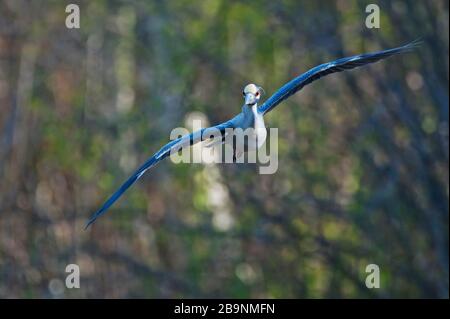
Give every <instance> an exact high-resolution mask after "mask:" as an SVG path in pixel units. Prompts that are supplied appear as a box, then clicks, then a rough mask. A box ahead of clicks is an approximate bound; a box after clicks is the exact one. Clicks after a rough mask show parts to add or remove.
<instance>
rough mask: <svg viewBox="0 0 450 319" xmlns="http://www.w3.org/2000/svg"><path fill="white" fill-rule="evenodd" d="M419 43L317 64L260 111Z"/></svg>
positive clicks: (269, 109)
mask: <svg viewBox="0 0 450 319" xmlns="http://www.w3.org/2000/svg"><path fill="white" fill-rule="evenodd" d="M419 44H420V41H418V40H416V41H413V42H411V43H408V44H406V45H404V46H401V47H398V48H393V49H389V50H384V51H379V52H372V53H365V54H360V55H355V56H352V57H348V58H342V59H339V60H336V61H333V62H328V63H324V64H321V65H319V66H316V67H315V68H312V69H311V70H309V71H307V72H305V73H303V74H302V75H300V76H298V77H296V78H295V79H293V80H292V81H290V82H288V83H286V84H285V85H283V86H282V87H281V88H280V89H279V90H278V91H277V92H276V93H275V94H273V95H272V96H271V97H270V98H269V99H267V100H266V101H265V102H264V104H262V105H261V106H260V107H259V108H258V112H259V113H262V114H265V113H267V112H269V111H271V110H272V109H273V108H275V107H276V106H277V105H278V104H280V103H281V102H282V101H284V100H286V99H287V98H288V97H290V96H291V95H292V94H295V93H296V92H298V91H299V90H301V89H302V88H303V87H304V86H305V85H308V84H310V83H311V82H313V81H315V80H318V79H320V78H321V77H323V76H325V75H328V74H331V73H335V72H341V71H345V70H349V69H353V68H357V67H359V66H362V65H365V64H369V63H374V62H377V61H379V60H382V59H385V58H388V57H390V56H392V55H395V54H399V53H404V52H409V51H411V50H413V49H414V48H416V47H417V46H418V45H419Z"/></svg>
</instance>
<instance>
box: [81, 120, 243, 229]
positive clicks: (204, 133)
mask: <svg viewBox="0 0 450 319" xmlns="http://www.w3.org/2000/svg"><path fill="white" fill-rule="evenodd" d="M236 119H237V117H235V118H233V119H231V120H229V121H227V122H224V123H221V124H219V125H216V126H211V127H208V128H202V129H200V130H198V131H195V132H193V133H191V134H186V135H184V136H182V137H180V138H178V139H176V140H173V141H171V142H169V143H167V144H166V145H164V146H163V147H162V148H161V149H160V150H159V151H158V152H156V153H155V154H154V155H153V156H152V157H150V158H149V159H148V160H147V161H146V162H145V163H144V164H143V165H142V166H141V167H139V168H138V169H137V170H136V171H135V172H134V174H133V175H131V176H130V177H129V178H128V179H127V180H126V181H125V183H123V184H122V186H120V188H119V189H118V190H117V191H116V192H115V193H114V194H112V195H111V196H110V197H109V198H108V200H107V201H106V202H105V203H104V204H103V206H102V207H101V208H100V209H99V210H98V211H97V212H95V213H94V214H93V215H92V217H91V218H90V219H89V221H88V222H87V224H86V227H85V229H87V228H88V227H89V225H91V224H92V223H93V222H95V220H96V219H97V218H98V217H100V216H101V215H103V214H104V213H105V212H106V210H107V209H108V208H109V207H111V205H112V204H114V202H116V201H117V199H119V197H120V196H121V195H122V194H123V193H124V192H125V191H126V190H127V189H128V188H129V187H130V186H131V185H133V184H134V182H136V181H137V180H138V179H139V178H140V177H141V176H142V175H143V174H144V173H145V172H146V171H147V170H148V169H150V168H151V167H153V166H154V165H156V164H157V163H158V162H160V161H162V160H163V159H164V158H166V157H168V156H170V154H172V153H176V152H178V151H179V150H181V149H182V148H183V147H186V146H190V145H193V144H196V143H198V142H200V141H203V140H207V139H209V138H210V137H211V136H212V135H215V134H217V133H219V132H220V134H222V135H223V134H224V132H225V129H227V128H234V127H235V122H236Z"/></svg>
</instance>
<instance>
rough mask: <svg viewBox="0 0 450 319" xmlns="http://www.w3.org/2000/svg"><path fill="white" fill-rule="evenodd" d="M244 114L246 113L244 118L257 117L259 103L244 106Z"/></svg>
mask: <svg viewBox="0 0 450 319" xmlns="http://www.w3.org/2000/svg"><path fill="white" fill-rule="evenodd" d="M242 109H243V110H242V112H243V113H244V116H245V117H247V116H251V117H253V116H255V115H256V114H257V113H258V103H255V104H253V105H252V106H248V105H244V107H243V108H242Z"/></svg>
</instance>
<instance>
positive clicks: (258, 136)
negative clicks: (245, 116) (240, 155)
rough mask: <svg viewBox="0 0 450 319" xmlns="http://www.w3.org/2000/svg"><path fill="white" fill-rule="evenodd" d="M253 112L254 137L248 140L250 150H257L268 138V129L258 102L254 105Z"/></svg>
mask: <svg viewBox="0 0 450 319" xmlns="http://www.w3.org/2000/svg"><path fill="white" fill-rule="evenodd" d="M252 112H253V116H254V118H255V122H254V129H255V130H254V134H253V136H252V138H249V141H248V149H249V150H256V149H258V148H260V147H261V146H262V145H263V144H264V142H265V141H266V138H267V129H266V125H265V124H264V117H263V115H262V114H259V113H258V108H257V106H256V104H255V105H254V106H252Z"/></svg>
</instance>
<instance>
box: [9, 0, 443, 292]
mask: <svg viewBox="0 0 450 319" xmlns="http://www.w3.org/2000/svg"><path fill="white" fill-rule="evenodd" d="M70 2H72V3H77V4H79V5H80V9H81V28H80V29H71V30H69V29H67V28H66V27H65V19H66V16H67V14H66V13H65V6H66V4H68V3H70ZM370 3H376V4H378V5H379V6H380V9H381V28H380V29H368V28H366V27H365V24H364V22H365V19H366V16H367V14H366V13H365V8H366V6H367V5H368V4H370ZM421 36H422V37H423V39H424V43H423V45H422V47H421V48H420V50H418V51H417V52H415V53H412V54H407V55H402V56H398V57H393V58H390V59H388V60H386V61H382V62H380V63H378V64H375V65H371V66H368V67H364V68H360V69H357V70H354V71H351V72H345V73H339V74H334V75H331V76H328V77H326V78H324V79H321V80H320V81H317V82H314V83H313V84H312V85H309V86H307V87H305V88H304V89H303V90H302V91H301V92H300V93H298V94H296V95H295V96H293V97H291V98H290V99H289V100H288V101H287V102H285V103H283V104H282V105H280V106H279V107H278V108H277V109H276V110H275V111H273V112H271V113H270V114H269V115H268V116H267V117H266V124H267V125H268V126H270V127H277V128H279V169H278V172H277V173H276V174H274V175H259V174H258V170H257V166H256V165H252V164H246V165H229V164H217V165H202V164H192V165H190V164H179V165H175V164H173V163H171V162H170V160H166V161H165V162H163V163H161V164H159V165H158V166H157V167H156V168H155V169H153V170H152V171H150V172H149V173H147V174H146V175H145V176H144V177H143V178H142V179H141V180H140V181H139V182H138V183H137V184H136V185H135V186H134V187H133V188H131V189H130V190H129V191H128V192H127V193H125V195H124V196H123V197H122V198H121V200H120V201H119V202H118V203H117V204H116V205H114V206H113V208H112V209H110V211H109V212H108V214H106V215H105V216H104V217H102V218H101V219H99V220H98V221H97V223H96V224H95V225H94V226H93V227H92V228H91V229H89V230H88V231H83V226H84V224H85V222H86V220H87V218H88V216H90V215H91V214H92V213H93V212H94V211H96V210H97V209H98V208H99V207H100V205H101V204H102V203H103V201H104V200H105V199H106V198H107V197H108V196H109V195H110V194H111V193H112V192H113V191H114V190H115V189H116V188H117V187H118V186H119V185H120V184H121V183H122V182H123V181H124V180H125V178H126V177H127V176H128V175H130V174H131V173H132V171H134V169H135V168H136V167H137V166H138V165H139V164H141V163H142V162H143V161H144V160H145V159H146V158H147V157H149V156H151V155H152V154H153V153H154V152H155V151H156V150H157V149H159V147H160V146H162V145H163V144H165V143H166V142H167V141H168V140H169V133H170V131H171V129H172V128H174V127H179V126H185V125H187V124H186V122H187V119H189V118H191V117H192V116H195V117H197V118H199V117H200V118H204V119H206V120H207V121H208V122H209V123H210V124H216V123H219V122H222V121H224V120H227V119H228V118H230V117H232V116H234V115H235V114H236V113H237V112H239V111H240V109H241V105H242V96H241V91H242V87H243V86H244V85H245V84H247V83H250V82H255V83H257V84H259V85H261V86H263V87H264V88H265V90H266V92H267V95H270V94H271V93H273V92H274V91H275V90H276V89H277V88H278V87H280V86H281V85H282V84H284V83H285V82H286V81H288V80H290V79H291V78H293V77H295V76H296V75H298V74H300V73H302V72H304V71H306V70H308V69H309V68H311V67H313V66H315V65H317V64H320V63H323V62H328V61H331V60H334V59H336V58H340V57H343V56H348V55H353V54H357V53H362V52H366V51H373V50H378V49H385V48H390V47H394V46H399V45H402V44H405V43H407V42H409V41H412V40H414V39H416V38H418V37H421ZM448 39H449V25H448V1H445V0H442V1H437V0H433V1H398V0H396V1H372V0H369V1H347V0H339V1H323V0H320V1H319V0H316V1H295V0H286V1H245V2H244V1H225V0H208V1H195V2H194V1H129V2H126V1H105V0H104V1H100V0H98V1H68V2H65V1H24V0H14V1H13V0H1V1H0V297H3V298H19V297H20V298H52V297H57V298H76V297H81V298H87V297H97V298H119V297H127V298H131V297H138V298H164V297H173V298H178V297H210V298H215V297H233V298H244V297H249V298H266V297H267V298H272V297H273V298H400V297H405V298H416V297H427V298H448V296H449V273H448V269H449V258H448V257H449V245H448V242H449V235H448V227H449V218H448V217H449V188H448V185H449V183H448V178H449V177H448V161H449V146H448V141H449V138H448V133H449V127H448V123H449V113H448V111H449V90H448V84H449V81H448V79H449V51H448ZM266 97H267V96H266ZM188 127H189V126H188ZM71 263H76V264H78V265H79V266H80V270H81V288H80V289H71V290H69V289H66V288H65V286H64V280H65V276H66V275H67V274H66V273H65V267H66V265H67V264H71ZM371 263H375V264H377V265H379V267H380V270H381V288H380V289H367V288H366V286H365V284H364V282H365V278H366V275H367V274H366V273H365V267H366V265H367V264H371Z"/></svg>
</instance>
